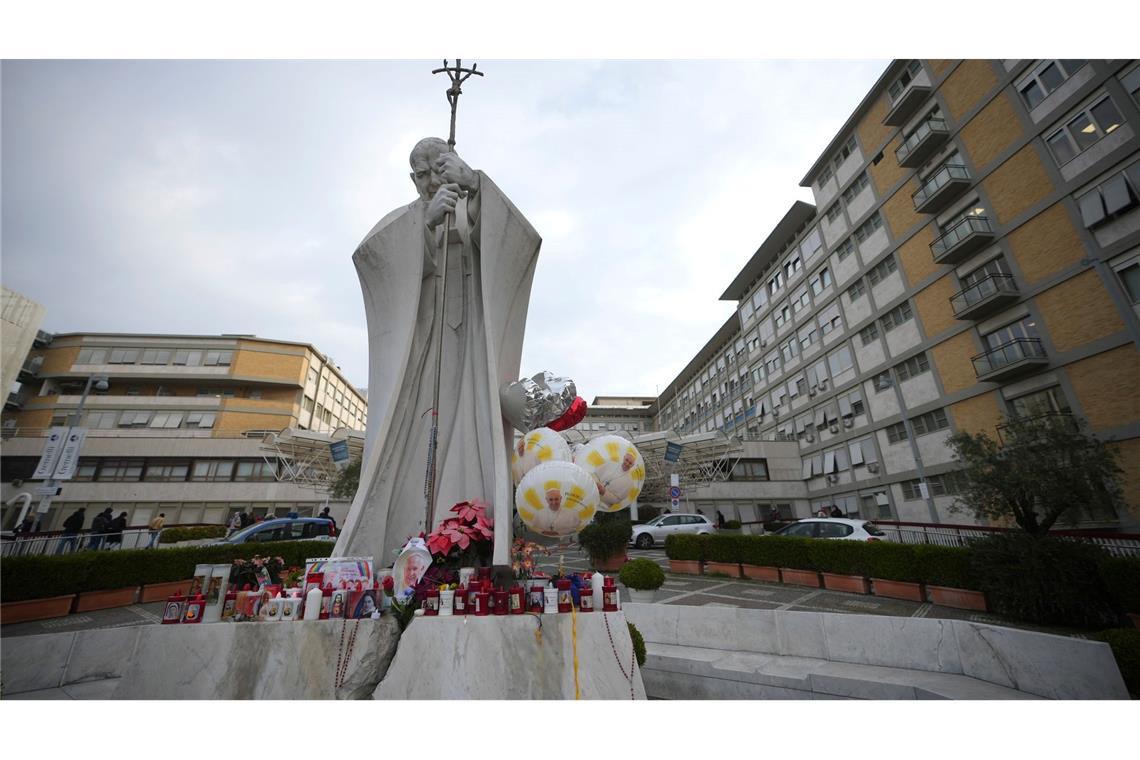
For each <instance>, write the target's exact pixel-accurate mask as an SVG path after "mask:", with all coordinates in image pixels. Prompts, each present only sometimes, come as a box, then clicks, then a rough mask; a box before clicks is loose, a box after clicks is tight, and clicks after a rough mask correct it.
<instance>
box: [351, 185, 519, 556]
mask: <svg viewBox="0 0 1140 760" xmlns="http://www.w3.org/2000/svg"><path fill="white" fill-rule="evenodd" d="M468 203H469V201H467V200H461V201H460V202H459V204H458V205H457V207H456V213H455V214H453V215H452V218H453V220H454V221H453V225H454V227H453V228H452V230H451V232H450V233H449V236H450V246H449V247H450V254H449V256H448V266H447V269H448V271H447V289H446V291H447V292H446V296H445V304H444V325H443V334H442V340H443V363H442V371H441V373H440V376H441V382H440V394H439V438H438V452H437V454H436V472H437V476H436V491H437V499H436V507H435V514H434V518H433V522H434V523H435V524H436V525H438V524H439V523H440V522H441V521H442V520H443V519H445V518H446V517H448V516H449V515H450V513H449V511H448V510H449V509H450V508H451V506H452V505H454V504H456V503H458V502H460V501H466V500H470V499H475V498H481V499H484V500H486V501H488V502H489V503H490V504H491V505H492V506H493V515H494V517H495V549H494V562H495V564H509V551H510V541H511V514H512V509H513V502H514V489H513V485H512V481H511V470H510V457H509V451H510V446H511V444H512V432H511V429H510V427H509V425H507V424H506V423H505V422H504V421H503V417H502V413H501V411H500V407H499V387H500V386H501V385H502V384H503V383H506V382H511V381H515V380H518V378H519V362H520V359H521V355H522V342H523V332H524V328H525V326H526V314H527V307H528V305H529V302H530V286H531V281H532V279H533V277H534V267H535V263H536V262H537V260H538V249H539V245H540V243H541V239H540V238H539V236H538V233H537V232H535V230H534V228H533V227H531V225H530V223H529V222H527V220H526V219H525V218H524V217H523V216H522V214H521V213H520V212H519V211H518V209H516V208H515V207H514V205H513V204H512V203H511V202H510V201H509V200H508V199H507V197H506V196H505V195H503V193H502V192H501V191H500V190H499V188H498V187H496V186H495V184H494V183H492V182H491V181H490V179H488V178H487V176H486V175H485V174H482V172H480V189H479V191H478V197H477V201H476V200H472V201H470V203H471V206H472V209H475V208H477V211H475V212H474V213H473V214H469V212H468V208H467V206H468ZM426 210H427V203H426V202H425V201H423V200H417V201H415V202H414V203H412V204H410V205H408V206H405V207H403V208H400V209H397V210H395V211H393V212H392V213H390V214H388V215H387V216H386V217H384V218H383V219H381V220H380V222H379V223H378V224H377V225H376V226H375V227H373V228H372V231H371V232H369V233H368V235H367V237H365V238H364V242H362V243H361V244H360V246H359V247H358V248H357V250H356V253H355V254H354V255H353V257H352V258H353V262H354V263H355V264H356V270H357V274H358V275H359V277H360V286H361V290H362V291H363V294H364V308H365V313H366V316H367V319H368V426H367V431H366V436H365V445H364V458H363V462H362V466H361V471H360V487H359V489H358V490H357V492H356V498H355V499H353V502H352V507H351V508H350V509H349V512H348V517H347V518H346V519H345V521H344V526H343V529H342V531H341V533H340V536H339V538H338V539H337V543H336V547H335V549H334V551H333V555H334V556H370V555H371V556H372V557H373V558H374V560H375V562H376V565H377V566H379V567H383V566H387V565H389V564H391V562H392V561H393V560H394V559H395V557H396V553H397V552H398V551H399V549H400V547H402V546H403V545H404V543H405V542H406V540H407V539H408V537H409V536H413V535H417V534H419V532H420V531H425V532H430V531H431V530H432V529H433V528H434V527H435V525H432V526H425V524H424V523H425V518H426V513H425V503H426V502H425V498H424V484H425V476H426V473H427V456H428V439H429V434H430V429H431V412H430V410H431V406H432V390H433V382H434V380H435V372H436V368H435V356H436V352H435V345H434V340H435V331H434V321H435V313H436V298H437V290H436V286H437V279H438V278H437V274H438V272H439V269H440V268H442V266H443V260H442V255H441V251H440V248H441V244H442V238H443V225H442V224H441V225H439V226H438V227H437V228H436V229H435V230H434V231H429V230H428V229H427V227H426V224H425V221H424V215H425V212H426Z"/></svg>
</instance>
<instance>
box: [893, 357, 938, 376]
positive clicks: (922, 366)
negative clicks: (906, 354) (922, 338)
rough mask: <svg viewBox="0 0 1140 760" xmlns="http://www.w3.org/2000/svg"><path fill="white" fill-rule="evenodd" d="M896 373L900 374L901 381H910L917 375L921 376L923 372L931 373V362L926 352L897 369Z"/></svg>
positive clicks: (911, 358)
mask: <svg viewBox="0 0 1140 760" xmlns="http://www.w3.org/2000/svg"><path fill="white" fill-rule="evenodd" d="M895 371H896V372H898V373H899V380H900V381H902V380H909V379H911V378H912V377H914V376H915V375H921V374H922V373H923V372H929V371H930V360H929V359H927V358H926V352H925V351H924V352H922V353H920V354H915V355H914V356H912V357H910V358H909V359H907V360H906V361H904V362H902V363H901V364H899V365H897V366H896V367H895Z"/></svg>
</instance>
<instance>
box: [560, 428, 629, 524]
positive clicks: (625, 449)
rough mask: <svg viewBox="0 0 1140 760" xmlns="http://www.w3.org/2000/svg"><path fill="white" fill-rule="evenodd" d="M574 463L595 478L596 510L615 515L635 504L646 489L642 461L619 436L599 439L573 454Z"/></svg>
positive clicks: (600, 437)
mask: <svg viewBox="0 0 1140 760" xmlns="http://www.w3.org/2000/svg"><path fill="white" fill-rule="evenodd" d="M574 463H575V464H577V465H578V466H579V467H581V468H582V469H583V470H585V471H586V472H588V473H590V474H591V475H593V476H594V479H595V480H596V481H597V488H598V492H599V495H600V496H601V504H600V505H599V507H598V508H599V509H600V510H601V511H603V512H617V511H618V510H620V509H625V508H626V507H628V506H630V505H631V504H633V503H634V502H635V501H637V497H638V496H639V495H640V494H641V488H642V486H644V485H645V460H644V459H642V457H641V452H640V451H638V450H637V447H636V446H634V445H633V444H632V443H630V442H629V441H627V440H626V439H625V438H622V437H621V436H620V435H600V436H598V437H597V438H594V439H592V440H590V442H589V443H587V444H585V445H584V446H582V448H580V449H578V450H577V451H576V452H575V453H574Z"/></svg>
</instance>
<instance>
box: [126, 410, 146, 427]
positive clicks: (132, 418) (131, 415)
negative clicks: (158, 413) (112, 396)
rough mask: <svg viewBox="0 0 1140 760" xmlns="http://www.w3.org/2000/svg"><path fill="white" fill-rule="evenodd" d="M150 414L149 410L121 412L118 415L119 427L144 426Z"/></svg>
mask: <svg viewBox="0 0 1140 760" xmlns="http://www.w3.org/2000/svg"><path fill="white" fill-rule="evenodd" d="M150 416H151V413H150V412H123V414H122V415H121V416H120V417H119V427H121V428H122V427H127V428H129V427H139V428H141V427H146V426H147V423H149V422H150Z"/></svg>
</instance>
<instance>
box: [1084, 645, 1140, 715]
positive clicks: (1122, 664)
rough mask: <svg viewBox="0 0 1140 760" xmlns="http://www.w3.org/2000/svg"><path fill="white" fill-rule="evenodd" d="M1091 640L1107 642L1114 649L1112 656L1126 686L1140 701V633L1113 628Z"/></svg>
mask: <svg viewBox="0 0 1140 760" xmlns="http://www.w3.org/2000/svg"><path fill="white" fill-rule="evenodd" d="M1091 638H1094V639H1098V640H1100V641H1103V642H1105V643H1106V644H1108V645H1109V646H1110V647H1112V656H1113V657H1115V658H1116V666H1117V667H1118V668H1120V675H1121V677H1122V678H1124V685H1125V686H1127V687H1128V693H1129V694H1131V695H1132V698H1133V699H1140V631H1138V630H1136V629H1135V628H1133V629H1127V628H1111V629H1109V630H1107V631H1101V632H1100V633H1095V634H1093V635H1092V637H1091Z"/></svg>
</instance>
